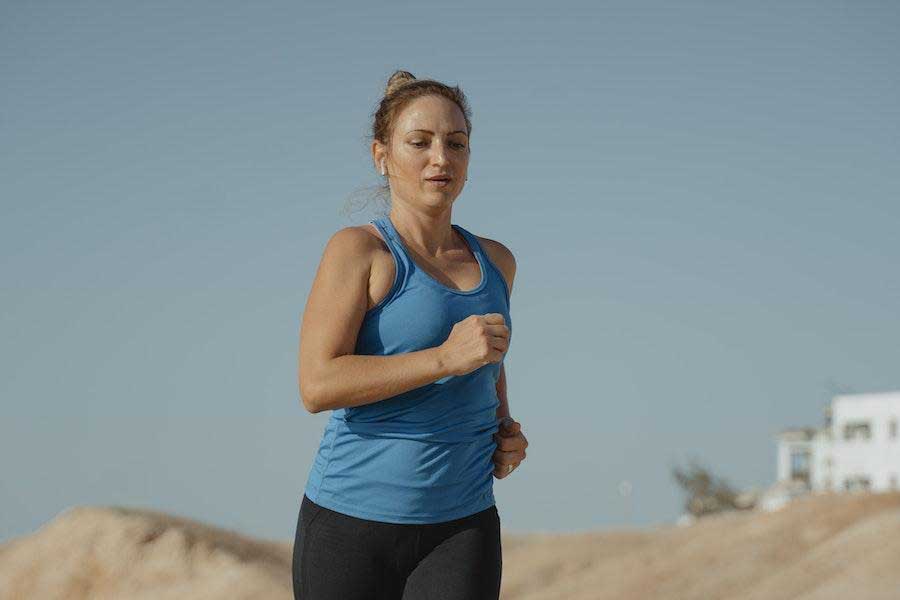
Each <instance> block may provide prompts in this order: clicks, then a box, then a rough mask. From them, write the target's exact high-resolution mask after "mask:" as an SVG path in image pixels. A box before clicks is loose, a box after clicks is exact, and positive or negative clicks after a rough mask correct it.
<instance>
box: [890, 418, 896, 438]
mask: <svg viewBox="0 0 900 600" xmlns="http://www.w3.org/2000/svg"><path fill="white" fill-rule="evenodd" d="M888 436H889V437H890V438H891V439H892V440H896V439H897V418H896V417H894V418H893V419H891V423H890V426H889V427H888Z"/></svg>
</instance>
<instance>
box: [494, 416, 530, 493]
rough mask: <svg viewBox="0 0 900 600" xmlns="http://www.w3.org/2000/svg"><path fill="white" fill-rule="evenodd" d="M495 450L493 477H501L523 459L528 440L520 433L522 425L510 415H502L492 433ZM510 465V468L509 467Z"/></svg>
mask: <svg viewBox="0 0 900 600" xmlns="http://www.w3.org/2000/svg"><path fill="white" fill-rule="evenodd" d="M494 441H495V442H497V450H495V451H494V456H493V461H494V477H496V478H497V479H503V478H504V477H506V476H507V475H509V474H510V473H511V472H512V471H514V470H515V468H516V467H518V466H519V463H521V462H522V461H523V460H525V448H526V447H527V446H528V440H527V439H526V438H525V435H524V434H523V433H522V425H521V424H520V423H519V422H518V421H516V420H515V419H513V418H512V417H504V418H503V422H502V423H501V424H500V429H499V431H497V433H495V434H494ZM510 465H512V468H510Z"/></svg>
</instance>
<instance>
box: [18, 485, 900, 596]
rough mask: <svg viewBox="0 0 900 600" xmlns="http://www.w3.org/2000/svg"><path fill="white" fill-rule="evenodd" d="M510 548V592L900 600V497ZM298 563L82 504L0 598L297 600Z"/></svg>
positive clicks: (32, 552)
mask: <svg viewBox="0 0 900 600" xmlns="http://www.w3.org/2000/svg"><path fill="white" fill-rule="evenodd" d="M291 526H293V524H291ZM291 533H292V532H291ZM503 549H504V552H503V569H504V571H503V595H502V597H503V598H504V600H512V599H516V600H520V599H522V600H525V599H529V600H530V599H537V598H542V599H543V598H553V599H556V598H564V599H573V600H581V599H587V598H590V599H607V598H608V599H613V598H615V599H617V600H631V599H641V600H646V599H654V598H665V599H667V600H676V599H697V600H712V599H718V598H723V599H724V598H727V599H729V600H751V599H752V600H780V599H786V598H792V599H803V600H824V599H837V598H840V599H854V600H876V599H885V600H887V599H891V600H896V599H900V493H891V494H858V495H826V496H815V497H807V498H801V499H798V500H796V501H794V502H793V503H792V504H790V505H789V506H788V507H786V508H784V509H783V510H781V511H778V512H774V513H754V512H738V513H728V514H722V515H716V516H712V517H707V518H705V519H702V520H700V521H699V522H697V523H695V524H694V525H690V526H688V527H674V526H672V527H668V526H667V527H658V528H654V529H646V530H637V531H597V532H584V533H579V534H529V535H511V534H504V536H503ZM290 559H291V546H290V543H281V542H271V541H264V540H255V539H252V538H249V537H246V536H242V535H239V534H237V533H234V532H231V531H227V530H223V529H219V528H216V527H212V526H210V525H205V524H203V523H199V522H196V521H192V520H189V519H183V518H179V517H175V516H172V515H167V514H164V513H159V512H154V511H150V510H138V509H125V508H116V507H112V508H110V507H77V508H72V509H69V510H67V511H64V512H63V513H61V514H60V515H59V516H57V517H56V518H55V519H54V520H52V521H50V522H49V523H47V524H45V525H44V526H43V527H41V528H40V529H39V530H38V531H36V532H35V533H33V534H31V535H28V536H23V537H21V538H16V539H14V540H11V541H9V542H7V543H5V544H2V545H0V600H13V599H15V600H20V599H29V600H31V599H44V598H47V599H52V598H66V599H72V600H81V599H88V598H90V599H112V598H116V599H124V598H128V599H134V600H142V599H149V598H154V599H160V600H166V599H173V600H174V599H187V598H190V599H193V600H202V599H206V598H229V599H232V600H234V599H241V598H273V599H279V598H280V599H285V600H289V599H291V598H292V595H291V560H290Z"/></svg>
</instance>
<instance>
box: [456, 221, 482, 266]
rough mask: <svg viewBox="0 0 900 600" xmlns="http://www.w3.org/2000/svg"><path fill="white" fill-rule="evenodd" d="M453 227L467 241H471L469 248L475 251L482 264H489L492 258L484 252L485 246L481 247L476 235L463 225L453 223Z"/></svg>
mask: <svg viewBox="0 0 900 600" xmlns="http://www.w3.org/2000/svg"><path fill="white" fill-rule="evenodd" d="M453 228H454V229H456V230H457V231H458V232H459V233H460V234H462V236H463V237H464V238H466V241H468V242H469V248H471V249H472V252H473V253H475V255H476V257H477V258H478V259H479V260H480V262H481V264H483V265H484V264H488V263H489V262H490V258H489V257H488V255H487V254H485V252H484V248H482V247H481V244H479V243H478V238H477V237H475V235H473V234H472V233H470V232H469V230H468V229H465V228H464V227H463V226H462V225H456V224H454V225H453Z"/></svg>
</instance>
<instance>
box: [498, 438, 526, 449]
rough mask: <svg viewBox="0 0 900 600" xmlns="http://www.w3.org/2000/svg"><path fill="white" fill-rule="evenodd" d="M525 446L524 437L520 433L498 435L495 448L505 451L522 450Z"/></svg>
mask: <svg viewBox="0 0 900 600" xmlns="http://www.w3.org/2000/svg"><path fill="white" fill-rule="evenodd" d="M525 446H526V444H525V438H524V437H522V436H521V435H514V436H500V437H499V438H498V439H497V448H498V449H499V450H503V451H505V452H509V451H510V450H515V451H519V450H524V449H525Z"/></svg>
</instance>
